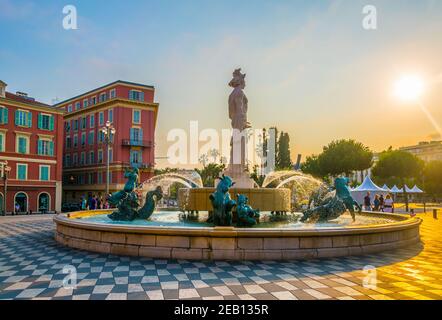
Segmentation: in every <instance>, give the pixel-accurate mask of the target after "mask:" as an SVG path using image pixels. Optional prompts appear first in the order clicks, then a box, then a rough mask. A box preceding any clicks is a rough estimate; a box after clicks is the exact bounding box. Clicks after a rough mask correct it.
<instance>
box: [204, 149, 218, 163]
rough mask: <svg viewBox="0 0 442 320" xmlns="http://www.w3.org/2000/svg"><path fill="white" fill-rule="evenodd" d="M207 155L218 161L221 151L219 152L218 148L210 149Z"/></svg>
mask: <svg viewBox="0 0 442 320" xmlns="http://www.w3.org/2000/svg"><path fill="white" fill-rule="evenodd" d="M207 155H208V156H209V157H212V162H213V163H216V162H217V160H218V157H219V155H220V153H219V151H218V150H217V149H210V150H209V152H208V153H207Z"/></svg>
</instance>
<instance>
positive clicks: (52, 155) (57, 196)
mask: <svg viewBox="0 0 442 320" xmlns="http://www.w3.org/2000/svg"><path fill="white" fill-rule="evenodd" d="M62 131H63V111H62V110H59V109H56V108H53V107H51V106H49V105H46V104H44V103H40V102H38V101H35V99H33V98H30V97H28V96H27V94H25V93H22V92H17V93H16V94H13V93H10V92H7V91H6V83H4V82H3V81H0V169H1V174H2V177H3V179H1V192H0V209H1V211H3V207H4V196H5V195H4V193H5V179H4V175H6V176H7V180H6V183H7V188H6V192H7V195H6V212H13V211H14V210H15V211H18V212H31V211H32V212H33V213H35V212H53V211H60V210H61V200H62V199H61V197H62V160H63V149H62V144H63V140H62V139H63V138H62V137H61V136H60V135H58V134H57V133H58V132H62ZM5 168H7V169H10V171H7V170H5ZM16 207H17V208H16Z"/></svg>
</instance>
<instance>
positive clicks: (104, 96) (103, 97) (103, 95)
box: [98, 92, 107, 103]
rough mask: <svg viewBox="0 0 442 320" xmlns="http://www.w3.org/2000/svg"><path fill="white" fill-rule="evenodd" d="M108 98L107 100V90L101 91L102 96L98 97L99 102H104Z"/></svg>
mask: <svg viewBox="0 0 442 320" xmlns="http://www.w3.org/2000/svg"><path fill="white" fill-rule="evenodd" d="M106 100H107V93H106V92H103V93H100V96H99V98H98V102H100V103H101V102H104V101H106Z"/></svg>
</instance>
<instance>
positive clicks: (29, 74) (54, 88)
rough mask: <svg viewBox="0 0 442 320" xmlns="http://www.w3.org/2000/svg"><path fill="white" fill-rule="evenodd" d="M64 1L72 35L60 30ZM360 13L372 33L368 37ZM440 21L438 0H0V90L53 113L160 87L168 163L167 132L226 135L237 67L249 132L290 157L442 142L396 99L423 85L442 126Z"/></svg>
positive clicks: (161, 136)
mask: <svg viewBox="0 0 442 320" xmlns="http://www.w3.org/2000/svg"><path fill="white" fill-rule="evenodd" d="M68 4H71V5H74V6H75V7H76V8H77V13H78V30H65V29H64V28H63V26H62V21H63V18H64V14H63V12H62V10H63V7H64V6H65V5H68ZM366 5H374V6H375V7H376V9H377V29H376V30H365V29H364V28H363V27H362V20H363V19H364V14H363V13H362V9H363V7H364V6H366ZM441 16H442V1H438V0H422V1H414V0H377V1H376V0H370V1H368V0H335V1H331V0H330V1H328V0H310V1H301V0H287V1H283V0H280V1H278V0H275V1H264V0H253V1H252V0H250V1H244V0H243V1H232V0H222V1H221V0H219V1H215V0H156V1H153V0H144V1H136V0H127V1H116V0H108V1H99V0H87V1H86V0H84V1H69V2H66V1H58V0H53V1H48V0H38V1H37V0H34V1H28V0H0V39H1V41H0V79H1V80H4V81H5V82H6V83H8V91H12V92H15V91H25V92H28V93H29V94H30V95H31V96H33V97H35V98H36V99H38V100H40V101H43V102H46V103H51V102H52V101H53V99H59V100H64V99H66V98H69V97H72V96H75V95H77V94H80V93H82V92H84V91H88V90H90V89H93V88H96V87H99V86H101V85H103V84H106V83H110V82H112V81H115V80H117V79H120V80H127V81H133V82H139V83H144V84H148V85H154V86H155V88H156V96H155V100H156V102H159V103H160V109H159V110H160V111H159V118H158V125H157V132H156V145H157V149H156V155H157V156H158V157H162V156H166V153H167V149H168V147H169V146H170V144H171V143H172V142H167V139H166V137H167V134H168V132H169V131H170V130H171V129H174V128H182V129H185V130H188V129H189V121H192V120H194V121H199V127H200V129H201V130H202V129H204V128H215V129H218V130H220V129H222V128H229V127H230V123H229V119H228V113H227V99H228V95H229V93H230V91H231V88H229V87H228V86H227V84H228V82H229V81H230V79H231V74H232V71H233V70H234V69H235V68H238V67H241V68H242V70H243V71H244V72H245V73H247V78H246V80H247V87H246V89H245V92H246V94H247V97H248V99H249V113H248V117H249V121H250V122H251V123H252V125H253V127H255V128H269V127H272V126H277V127H278V129H279V130H283V131H285V132H288V133H289V134H290V138H291V152H292V156H293V160H295V158H296V155H297V154H302V155H303V157H304V158H305V156H308V155H311V154H317V153H319V152H320V151H321V150H322V147H323V146H324V145H327V144H328V143H329V142H330V141H332V140H335V139H343V138H353V139H356V140H358V141H360V142H362V143H364V144H366V145H367V146H369V147H370V148H371V149H372V150H373V151H376V152H377V151H382V150H384V149H386V148H388V147H389V146H393V147H395V148H396V147H400V146H405V145H413V144H416V143H418V142H419V141H425V140H427V141H428V140H434V139H441V137H440V135H439V134H438V132H437V130H436V128H435V126H434V125H432V123H431V122H430V120H429V119H428V117H427V116H426V115H425V113H424V112H422V110H421V109H420V108H419V106H418V105H417V104H415V103H404V102H401V101H398V99H396V98H394V97H392V94H391V92H392V88H393V84H394V83H395V81H396V80H397V79H398V78H400V77H401V76H402V75H404V74H418V75H420V76H421V77H422V78H423V79H424V80H425V83H426V90H425V93H424V95H423V97H422V104H423V105H425V107H426V108H427V109H428V112H429V114H430V116H431V117H432V118H433V119H434V121H435V123H436V124H439V125H441V126H442V108H441V106H442V90H441V89H442V59H441V56H442V37H441V35H442V19H440V17H441ZM157 162H158V164H159V166H164V165H166V164H165V163H164V160H160V159H158V161H157Z"/></svg>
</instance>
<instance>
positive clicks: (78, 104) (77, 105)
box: [75, 101, 81, 110]
mask: <svg viewBox="0 0 442 320" xmlns="http://www.w3.org/2000/svg"><path fill="white" fill-rule="evenodd" d="M80 107H81V105H80V101H78V102H75V110H78V109H80Z"/></svg>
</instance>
